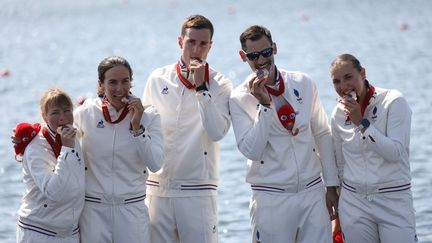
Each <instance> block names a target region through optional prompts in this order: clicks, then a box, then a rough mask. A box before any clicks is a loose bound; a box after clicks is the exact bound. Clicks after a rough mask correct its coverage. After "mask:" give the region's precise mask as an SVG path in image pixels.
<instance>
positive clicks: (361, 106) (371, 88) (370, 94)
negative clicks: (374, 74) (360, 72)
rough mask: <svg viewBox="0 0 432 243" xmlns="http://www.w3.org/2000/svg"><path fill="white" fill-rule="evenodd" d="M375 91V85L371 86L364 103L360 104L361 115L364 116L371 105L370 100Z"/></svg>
mask: <svg viewBox="0 0 432 243" xmlns="http://www.w3.org/2000/svg"><path fill="white" fill-rule="evenodd" d="M374 93H375V87H374V86H373V85H370V86H369V91H368V93H367V94H366V97H365V99H364V101H363V103H362V104H361V105H360V111H361V115H362V117H363V115H364V113H365V110H366V107H367V106H368V105H369V101H370V99H371V98H372V96H373V94H374Z"/></svg>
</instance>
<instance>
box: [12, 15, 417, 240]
mask: <svg viewBox="0 0 432 243" xmlns="http://www.w3.org/2000/svg"><path fill="white" fill-rule="evenodd" d="M213 31H214V30H213V25H212V23H211V22H210V20H208V19H207V18H206V17H204V16H202V15H192V16H189V17H187V18H186V19H185V21H184V22H183V25H182V27H181V34H180V36H179V37H178V45H179V47H180V49H181V55H180V57H179V58H178V60H177V61H176V62H175V63H174V64H170V65H167V66H164V67H161V68H158V69H156V70H154V71H153V72H152V73H151V74H150V76H149V78H148V80H147V83H146V87H145V90H144V94H143V96H142V98H139V97H137V96H135V95H134V94H132V92H131V87H132V81H133V78H132V77H133V71H132V68H131V66H130V64H129V63H128V61H127V60H126V59H124V58H123V57H119V56H110V57H107V58H105V59H103V60H102V61H101V62H100V64H99V66H98V82H97V84H98V91H97V94H98V96H97V97H96V98H94V99H87V100H85V101H84V103H83V104H82V105H80V106H78V107H77V108H76V109H75V111H73V103H72V101H71V99H70V97H69V96H68V95H67V94H66V93H65V92H64V91H62V90H60V89H57V88H53V89H49V90H47V91H46V92H45V93H44V94H43V96H42V98H41V100H40V110H41V115H42V118H43V120H44V124H27V123H21V124H19V125H18V126H17V127H16V130H15V131H14V135H13V136H12V139H13V142H14V144H15V145H14V146H15V153H16V158H17V160H19V161H21V162H22V166H23V178H24V183H25V194H24V197H23V200H22V203H21V206H20V209H19V212H18V215H19V218H18V227H17V242H38V243H39V242H71V243H72V242H73V243H77V242H83V243H94V242H115V243H123V242H128V243H134V242H151V243H176V242H181V243H201V242H202V243H216V242H218V240H219V239H218V232H219V230H218V209H217V204H218V201H217V191H218V171H219V168H218V166H219V146H218V141H219V140H221V139H222V138H223V137H224V136H225V135H226V133H227V132H228V130H229V129H230V126H231V124H232V127H233V130H234V134H235V138H236V142H237V147H238V150H239V151H240V152H241V153H242V154H243V155H244V156H245V157H246V158H247V173H246V181H247V182H248V183H249V184H250V186H251V191H252V197H251V200H250V223H251V231H252V242H260V243H279V242H280V243H287V242H288V243H290V242H293V243H294V242H298V243H311V242H312V243H313V242H316V243H330V242H333V237H332V236H333V233H332V220H336V222H337V223H336V225H337V226H339V221H340V226H341V229H342V234H343V238H344V240H345V241H346V242H350V243H351V242H358V243H365V242H367V243H369V242H370V243H378V242H383V243H385V242H387V243H390V242H391V243H394V242H403V243H407V242H416V241H417V236H416V230H415V215H414V208H413V199H412V193H411V189H410V188H411V176H410V165H409V141H410V127H411V110H410V108H409V105H408V103H407V102H406V100H405V98H404V97H403V96H402V94H401V93H400V92H398V91H396V90H392V89H383V88H378V87H375V86H374V84H373V82H370V81H369V80H368V79H367V78H366V70H365V68H364V67H362V66H361V64H360V62H359V61H358V59H357V58H356V57H354V56H352V55H350V54H342V55H339V56H337V57H336V58H335V59H334V61H333V62H332V63H331V65H330V76H331V79H332V81H333V86H334V89H335V91H336V93H337V95H338V96H339V98H338V101H339V102H338V104H337V105H336V107H335V108H334V110H333V113H332V114H331V122H330V125H329V122H328V119H327V114H326V113H325V111H324V108H323V105H322V103H321V101H320V97H319V94H318V89H317V86H316V83H315V82H314V81H313V79H312V78H311V77H310V76H308V75H307V74H305V73H302V72H294V71H287V70H284V69H282V68H280V67H278V66H276V65H275V59H274V57H275V55H276V54H277V45H276V43H275V42H273V40H272V36H271V33H270V31H269V30H268V29H266V28H265V27H263V26H258V25H253V26H251V27H249V28H247V29H246V30H245V31H244V32H243V33H241V35H240V44H241V50H240V51H239V55H240V58H241V60H242V61H243V62H247V63H248V66H249V67H250V69H251V74H250V75H249V76H248V77H246V80H245V82H243V83H242V84H241V85H239V86H238V87H236V88H235V89H233V87H232V83H231V81H230V80H229V79H228V78H227V77H226V76H224V75H223V74H221V73H220V72H218V71H216V70H214V69H213V68H212V67H210V65H209V63H207V61H206V59H207V55H208V53H209V51H210V49H211V46H212V37H213Z"/></svg>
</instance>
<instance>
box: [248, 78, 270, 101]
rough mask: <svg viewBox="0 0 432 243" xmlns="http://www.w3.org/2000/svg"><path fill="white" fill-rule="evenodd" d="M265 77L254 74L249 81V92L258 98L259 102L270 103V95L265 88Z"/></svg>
mask: <svg viewBox="0 0 432 243" xmlns="http://www.w3.org/2000/svg"><path fill="white" fill-rule="evenodd" d="M265 84H266V79H265V78H258V77H256V76H254V77H253V78H252V79H251V80H250V81H249V89H250V92H251V94H252V95H253V96H254V97H255V98H256V99H257V100H258V102H259V103H260V104H270V103H271V99H270V95H269V93H268V91H267V89H266V88H265Z"/></svg>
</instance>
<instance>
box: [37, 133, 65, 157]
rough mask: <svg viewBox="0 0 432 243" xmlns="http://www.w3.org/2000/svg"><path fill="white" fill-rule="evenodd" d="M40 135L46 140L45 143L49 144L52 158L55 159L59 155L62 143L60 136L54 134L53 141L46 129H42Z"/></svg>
mask: <svg viewBox="0 0 432 243" xmlns="http://www.w3.org/2000/svg"><path fill="white" fill-rule="evenodd" d="M42 134H43V136H44V137H45V139H46V140H47V142H48V143H49V145H51V148H52V150H53V152H54V156H55V157H56V159H57V158H58V156H59V155H60V151H61V148H62V141H61V138H60V134H56V135H55V140H54V139H53V137H52V136H51V134H50V133H49V132H48V129H47V128H46V127H44V128H43V129H42Z"/></svg>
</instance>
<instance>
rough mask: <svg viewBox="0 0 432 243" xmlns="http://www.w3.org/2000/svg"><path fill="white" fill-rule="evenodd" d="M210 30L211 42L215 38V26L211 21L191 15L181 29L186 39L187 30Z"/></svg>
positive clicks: (200, 16)
mask: <svg viewBox="0 0 432 243" xmlns="http://www.w3.org/2000/svg"><path fill="white" fill-rule="evenodd" d="M190 28H192V29H208V30H210V40H211V39H212V38H213V32H214V29H213V24H212V23H211V22H210V20H209V19H207V18H206V17H204V16H202V15H198V14H196V15H191V16H189V17H187V18H186V19H185V20H184V22H183V25H182V27H181V36H182V37H184V36H185V34H186V29H190Z"/></svg>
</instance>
